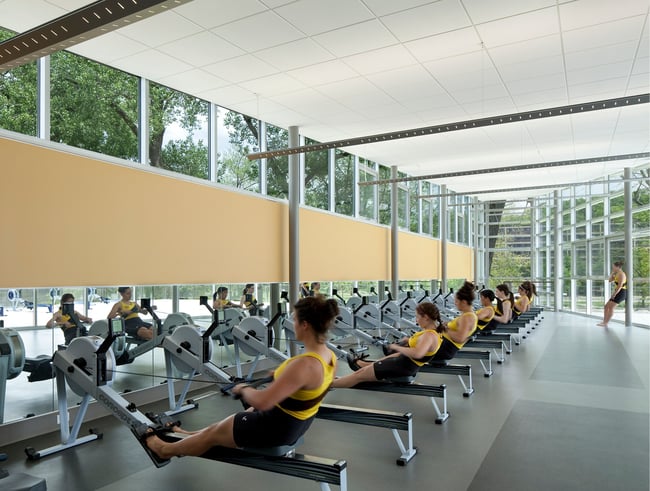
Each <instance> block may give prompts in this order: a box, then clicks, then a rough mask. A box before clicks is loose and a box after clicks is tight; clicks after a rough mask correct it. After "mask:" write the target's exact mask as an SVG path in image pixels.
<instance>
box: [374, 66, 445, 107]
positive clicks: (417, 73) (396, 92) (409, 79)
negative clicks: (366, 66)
mask: <svg viewBox="0 0 650 491" xmlns="http://www.w3.org/2000/svg"><path fill="white" fill-rule="evenodd" d="M367 79H368V80H370V81H371V82H372V83H373V84H375V85H376V86H377V87H379V88H380V89H382V90H383V91H384V92H386V93H387V94H389V95H390V96H391V97H393V98H394V99H395V100H397V101H407V100H413V99H421V98H431V97H433V96H435V95H441V94H445V92H444V91H443V89H442V88H441V87H440V85H439V84H438V83H437V82H436V81H435V80H434V78H433V77H432V76H431V75H430V74H429V72H427V71H426V70H425V69H424V68H422V67H421V66H420V65H414V66H410V67H405V68H400V69H398V70H391V71H388V72H382V73H377V74H375V75H369V76H367Z"/></svg>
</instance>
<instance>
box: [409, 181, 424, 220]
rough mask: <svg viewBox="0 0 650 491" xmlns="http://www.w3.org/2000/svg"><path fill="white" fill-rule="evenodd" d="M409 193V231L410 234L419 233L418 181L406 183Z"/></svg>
mask: <svg viewBox="0 0 650 491" xmlns="http://www.w3.org/2000/svg"><path fill="white" fill-rule="evenodd" d="M407 187H408V193H409V211H408V217H409V230H410V231H411V232H419V230H420V219H421V217H420V199H419V198H420V193H419V191H418V190H419V187H420V183H419V181H409V182H408V183H407Z"/></svg>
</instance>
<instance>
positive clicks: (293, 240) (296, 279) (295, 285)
mask: <svg viewBox="0 0 650 491" xmlns="http://www.w3.org/2000/svg"><path fill="white" fill-rule="evenodd" d="M299 142H300V136H299V135H298V127H297V126H289V147H290V148H291V147H297V146H298V144H299ZM299 288H300V158H299V157H298V154H293V155H289V300H290V302H291V305H294V304H295V303H296V302H297V301H298V298H299V291H300V290H299Z"/></svg>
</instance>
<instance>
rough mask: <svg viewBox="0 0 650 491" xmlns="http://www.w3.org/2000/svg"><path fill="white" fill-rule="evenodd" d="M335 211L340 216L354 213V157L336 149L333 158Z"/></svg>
mask: <svg viewBox="0 0 650 491" xmlns="http://www.w3.org/2000/svg"><path fill="white" fill-rule="evenodd" d="M334 180H335V185H334V191H335V199H334V202H335V209H334V210H333V211H335V212H336V213H340V214H341V215H348V216H352V214H353V213H354V209H353V203H354V155H352V154H349V153H347V152H344V151H343V150H339V149H336V153H335V158H334Z"/></svg>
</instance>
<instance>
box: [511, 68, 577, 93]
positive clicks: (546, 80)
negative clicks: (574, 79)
mask: <svg viewBox="0 0 650 491" xmlns="http://www.w3.org/2000/svg"><path fill="white" fill-rule="evenodd" d="M506 87H507V88H508V92H509V93H510V94H512V95H513V96H516V95H520V94H530V93H535V92H542V91H546V90H549V89H552V90H556V89H561V90H563V91H564V92H565V94H566V79H565V77H564V74H563V73H551V74H550V75H537V76H534V75H533V76H532V77H531V78H523V79H519V80H512V81H510V82H506Z"/></svg>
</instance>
